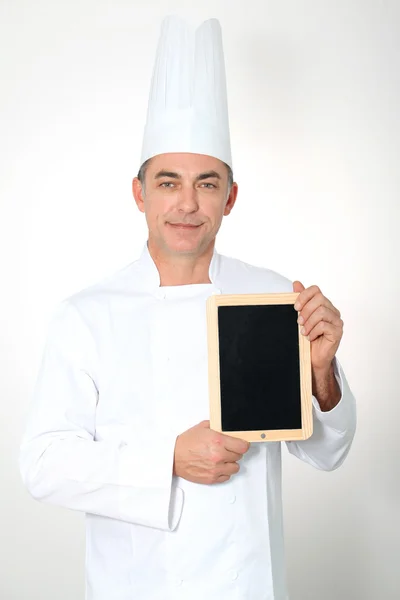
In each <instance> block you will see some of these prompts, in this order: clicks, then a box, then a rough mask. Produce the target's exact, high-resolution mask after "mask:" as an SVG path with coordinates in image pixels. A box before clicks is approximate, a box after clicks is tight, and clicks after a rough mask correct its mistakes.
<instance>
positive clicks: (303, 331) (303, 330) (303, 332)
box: [300, 327, 306, 335]
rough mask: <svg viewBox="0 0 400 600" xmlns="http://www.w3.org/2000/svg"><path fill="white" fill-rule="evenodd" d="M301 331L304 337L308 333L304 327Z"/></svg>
mask: <svg viewBox="0 0 400 600" xmlns="http://www.w3.org/2000/svg"><path fill="white" fill-rule="evenodd" d="M300 331H301V333H302V334H303V335H304V334H305V332H306V330H305V329H304V327H302V328H301V329H300Z"/></svg>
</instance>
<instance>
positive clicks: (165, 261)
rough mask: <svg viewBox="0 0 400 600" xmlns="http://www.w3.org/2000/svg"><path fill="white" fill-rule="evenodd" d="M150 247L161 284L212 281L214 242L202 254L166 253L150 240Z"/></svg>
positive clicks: (187, 283) (189, 283)
mask: <svg viewBox="0 0 400 600" xmlns="http://www.w3.org/2000/svg"><path fill="white" fill-rule="evenodd" d="M148 249H149V253H150V256H151V257H152V259H153V261H154V263H155V265H156V267H157V270H158V272H159V274H160V285H161V286H172V285H191V284H197V283H211V281H210V276H209V270H210V263H211V259H212V256H213V252H214V244H210V246H209V247H208V248H207V250H206V251H205V252H204V253H203V254H201V255H200V256H197V255H194V254H193V255H191V254H179V253H175V254H173V253H170V254H165V253H163V252H161V251H160V249H159V248H158V247H156V246H155V245H154V244H152V243H151V241H149V242H148Z"/></svg>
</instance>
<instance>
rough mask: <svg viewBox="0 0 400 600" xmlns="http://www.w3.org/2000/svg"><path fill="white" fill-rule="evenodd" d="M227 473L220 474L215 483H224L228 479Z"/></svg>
mask: <svg viewBox="0 0 400 600" xmlns="http://www.w3.org/2000/svg"><path fill="white" fill-rule="evenodd" d="M229 479H230V476H229V475H220V476H219V477H218V479H217V483H224V482H225V481H229Z"/></svg>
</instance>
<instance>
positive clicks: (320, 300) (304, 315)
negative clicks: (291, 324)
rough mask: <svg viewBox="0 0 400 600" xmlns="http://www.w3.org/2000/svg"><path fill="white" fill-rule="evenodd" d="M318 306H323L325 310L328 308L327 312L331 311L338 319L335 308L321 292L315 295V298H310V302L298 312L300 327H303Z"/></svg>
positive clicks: (338, 314)
mask: <svg viewBox="0 0 400 600" xmlns="http://www.w3.org/2000/svg"><path fill="white" fill-rule="evenodd" d="M320 306H324V307H325V308H328V309H329V310H331V311H332V312H334V313H335V314H336V315H337V316H338V317H340V313H339V311H338V310H337V308H335V307H334V306H333V304H332V302H331V301H330V300H328V298H326V297H325V296H324V295H323V294H322V292H318V293H316V294H315V296H313V297H312V298H311V300H309V301H308V302H307V303H306V304H305V305H304V306H303V308H302V309H301V311H299V323H300V325H304V323H306V321H307V319H309V317H310V316H311V315H312V313H313V312H314V311H316V310H317V309H318V308H319V307H320Z"/></svg>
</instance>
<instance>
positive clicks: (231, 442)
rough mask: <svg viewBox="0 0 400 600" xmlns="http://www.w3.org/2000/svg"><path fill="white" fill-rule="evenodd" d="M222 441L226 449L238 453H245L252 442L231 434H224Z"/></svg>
mask: <svg viewBox="0 0 400 600" xmlns="http://www.w3.org/2000/svg"><path fill="white" fill-rule="evenodd" d="M222 443H223V446H224V448H225V450H230V451H231V452H237V453H238V454H244V453H245V452H247V450H248V449H249V448H250V442H246V440H241V439H240V438H235V437H232V436H231V435H225V434H222Z"/></svg>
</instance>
